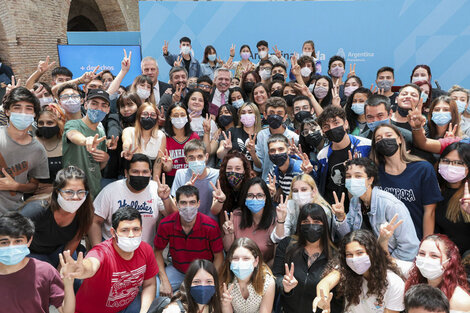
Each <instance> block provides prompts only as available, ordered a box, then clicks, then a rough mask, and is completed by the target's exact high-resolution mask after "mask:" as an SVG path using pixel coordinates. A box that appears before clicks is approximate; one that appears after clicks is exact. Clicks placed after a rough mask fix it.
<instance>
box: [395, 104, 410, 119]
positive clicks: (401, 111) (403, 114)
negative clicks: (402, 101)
mask: <svg viewBox="0 0 470 313" xmlns="http://www.w3.org/2000/svg"><path fill="white" fill-rule="evenodd" d="M409 111H410V109H403V108H401V107H399V106H397V112H398V114H400V115H401V116H402V117H407V116H408V112H409Z"/></svg>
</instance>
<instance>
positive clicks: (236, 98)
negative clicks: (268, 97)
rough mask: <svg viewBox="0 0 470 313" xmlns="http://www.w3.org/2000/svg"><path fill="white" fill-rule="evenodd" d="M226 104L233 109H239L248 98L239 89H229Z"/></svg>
mask: <svg viewBox="0 0 470 313" xmlns="http://www.w3.org/2000/svg"><path fill="white" fill-rule="evenodd" d="M229 92H230V93H229V96H228V103H229V104H231V105H232V106H233V107H234V108H235V109H237V110H238V109H240V108H241V107H242V105H244V104H245V102H246V101H247V99H248V97H247V96H246V94H245V92H244V91H243V89H242V88H241V87H231V88H230V89H229Z"/></svg>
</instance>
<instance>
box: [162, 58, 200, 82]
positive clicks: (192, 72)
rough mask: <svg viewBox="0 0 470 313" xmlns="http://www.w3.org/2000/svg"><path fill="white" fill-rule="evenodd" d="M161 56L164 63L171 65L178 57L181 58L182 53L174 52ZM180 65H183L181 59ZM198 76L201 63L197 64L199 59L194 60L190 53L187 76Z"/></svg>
mask: <svg viewBox="0 0 470 313" xmlns="http://www.w3.org/2000/svg"><path fill="white" fill-rule="evenodd" d="M163 57H164V58H165V61H166V63H168V65H170V66H171V67H173V66H174V63H175V61H176V60H177V59H178V57H181V58H183V55H182V54H178V55H176V54H170V53H168V54H167V55H163ZM181 66H182V67H184V64H183V61H182V63H181ZM199 76H201V65H200V64H199V61H198V60H196V58H195V57H194V56H192V55H191V61H190V62H189V73H188V78H189V77H199Z"/></svg>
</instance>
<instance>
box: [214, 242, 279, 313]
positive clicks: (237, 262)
mask: <svg viewBox="0 0 470 313" xmlns="http://www.w3.org/2000/svg"><path fill="white" fill-rule="evenodd" d="M219 277H220V282H221V283H222V288H223V289H222V290H221V292H222V297H221V301H222V312H223V313H258V312H272V310H273V302H274V295H275V291H276V282H275V280H274V277H273V274H272V273H271V270H270V269H269V267H268V265H267V264H266V263H265V262H264V261H263V255H262V252H261V251H260V248H259V247H258V246H257V244H256V242H254V241H253V240H251V239H250V238H247V237H243V238H238V239H237V240H235V242H234V243H233V244H232V246H231V247H230V250H229V251H228V252H227V256H226V258H225V262H224V266H223V269H222V271H221V272H220V274H219Z"/></svg>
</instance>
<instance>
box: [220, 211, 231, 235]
mask: <svg viewBox="0 0 470 313" xmlns="http://www.w3.org/2000/svg"><path fill="white" fill-rule="evenodd" d="M224 213H225V222H224V224H223V225H222V229H223V230H224V233H225V234H226V235H231V234H233V231H234V228H233V213H231V214H230V216H229V214H228V212H227V211H224Z"/></svg>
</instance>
